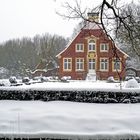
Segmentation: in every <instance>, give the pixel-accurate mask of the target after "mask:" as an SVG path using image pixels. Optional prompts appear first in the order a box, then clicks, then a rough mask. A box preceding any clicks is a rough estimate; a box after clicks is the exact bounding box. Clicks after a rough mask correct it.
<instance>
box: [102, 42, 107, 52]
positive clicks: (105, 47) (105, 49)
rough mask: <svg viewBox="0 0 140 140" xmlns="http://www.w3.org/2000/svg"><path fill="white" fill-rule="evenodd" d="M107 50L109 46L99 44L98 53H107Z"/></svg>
mask: <svg viewBox="0 0 140 140" xmlns="http://www.w3.org/2000/svg"><path fill="white" fill-rule="evenodd" d="M108 48H109V46H108V44H107V43H102V44H100V51H101V52H108Z"/></svg>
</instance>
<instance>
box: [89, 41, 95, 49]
mask: <svg viewBox="0 0 140 140" xmlns="http://www.w3.org/2000/svg"><path fill="white" fill-rule="evenodd" d="M95 50H96V43H95V41H94V40H90V41H89V42H88V51H89V52H95Z"/></svg>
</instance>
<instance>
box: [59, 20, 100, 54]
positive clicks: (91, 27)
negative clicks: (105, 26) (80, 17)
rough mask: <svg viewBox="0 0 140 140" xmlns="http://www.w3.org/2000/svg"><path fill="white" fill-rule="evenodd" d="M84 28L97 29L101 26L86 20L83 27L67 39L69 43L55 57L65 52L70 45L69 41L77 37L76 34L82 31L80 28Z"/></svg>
mask: <svg viewBox="0 0 140 140" xmlns="http://www.w3.org/2000/svg"><path fill="white" fill-rule="evenodd" d="M86 29H87V30H93V29H98V30H100V29H101V27H100V26H99V25H98V24H96V23H92V22H87V23H86V24H85V25H84V27H83V28H81V30H80V31H79V32H78V33H77V34H76V36H75V37H74V38H73V39H71V40H70V41H69V43H68V44H67V45H66V47H65V49H64V50H62V51H61V52H60V53H59V54H57V55H56V57H58V56H60V55H61V54H62V53H63V52H65V51H66V50H67V49H68V47H69V46H70V45H71V43H72V42H73V41H74V40H75V39H76V38H77V37H78V35H79V34H80V33H81V31H82V30H86Z"/></svg>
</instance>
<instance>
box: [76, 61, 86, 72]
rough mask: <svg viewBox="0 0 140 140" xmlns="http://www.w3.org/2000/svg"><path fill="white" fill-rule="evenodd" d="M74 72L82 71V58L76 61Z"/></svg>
mask: <svg viewBox="0 0 140 140" xmlns="http://www.w3.org/2000/svg"><path fill="white" fill-rule="evenodd" d="M76 70H77V71H81V70H84V59H83V58H77V59H76Z"/></svg>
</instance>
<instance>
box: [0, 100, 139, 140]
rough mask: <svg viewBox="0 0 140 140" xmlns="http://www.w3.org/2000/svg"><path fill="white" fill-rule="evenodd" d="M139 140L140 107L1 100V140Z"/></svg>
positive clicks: (134, 105)
mask: <svg viewBox="0 0 140 140" xmlns="http://www.w3.org/2000/svg"><path fill="white" fill-rule="evenodd" d="M4 136H6V137H10V138H13V137H24V138H26V137H27V138H28V137H33V138H35V137H48V138H49V137H50V138H68V139H84V140H86V139H116V140H117V139H123V138H125V139H127V138H130V139H136V138H137V139H138V138H139V139H140V104H88V103H75V102H62V101H53V102H42V101H8V100H3V101H0V137H4Z"/></svg>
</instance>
